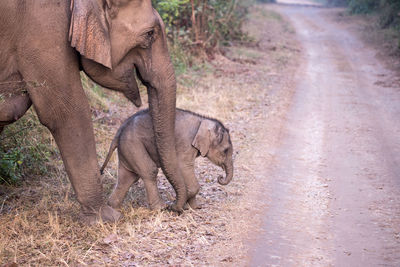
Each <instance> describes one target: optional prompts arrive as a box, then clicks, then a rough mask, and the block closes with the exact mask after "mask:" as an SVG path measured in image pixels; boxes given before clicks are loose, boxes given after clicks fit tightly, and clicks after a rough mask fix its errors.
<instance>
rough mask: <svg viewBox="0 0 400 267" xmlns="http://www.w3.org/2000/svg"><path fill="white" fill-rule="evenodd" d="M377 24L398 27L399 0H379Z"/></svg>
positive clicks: (383, 26) (399, 22) (399, 18)
mask: <svg viewBox="0 0 400 267" xmlns="http://www.w3.org/2000/svg"><path fill="white" fill-rule="evenodd" d="M379 8H380V15H379V26H380V27H381V28H387V27H389V26H391V25H394V26H397V27H399V25H400V17H399V12H400V1H399V0H381V1H380V5H379Z"/></svg>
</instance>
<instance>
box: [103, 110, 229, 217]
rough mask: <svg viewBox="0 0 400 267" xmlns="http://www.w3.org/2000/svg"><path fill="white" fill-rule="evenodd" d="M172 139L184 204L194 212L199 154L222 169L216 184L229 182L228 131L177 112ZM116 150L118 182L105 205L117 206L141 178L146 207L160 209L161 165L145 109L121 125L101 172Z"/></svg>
mask: <svg viewBox="0 0 400 267" xmlns="http://www.w3.org/2000/svg"><path fill="white" fill-rule="evenodd" d="M175 140H176V150H177V157H178V163H179V168H180V169H181V171H182V174H183V177H184V180H185V184H186V186H187V192H188V203H189V205H190V207H191V208H193V209H196V208H199V206H198V205H197V203H196V194H197V193H198V192H199V189H200V185H199V183H198V182H197V179H196V176H195V173H194V161H195V159H196V157H198V156H200V155H201V156H203V157H207V158H208V159H209V160H210V161H211V162H213V163H214V164H216V165H217V166H220V167H221V168H223V169H224V170H225V172H226V176H225V178H223V177H222V176H220V177H218V182H219V183H220V184H222V185H226V184H228V183H229V182H230V181H231V180H232V177H233V161H232V153H233V148H232V142H231V140H230V135H229V131H228V130H227V129H226V128H225V127H224V126H223V125H222V123H221V122H219V121H217V120H215V119H211V118H206V117H203V116H201V115H198V114H195V113H192V112H190V111H185V110H181V109H177V111H176V122H175ZM117 147H118V157H119V167H118V182H117V184H116V186H115V188H114V191H113V192H112V194H111V196H110V198H109V201H108V203H109V205H110V206H111V207H113V208H117V207H119V206H120V205H121V203H122V201H123V199H124V197H125V195H126V193H127V192H128V190H129V187H130V186H131V185H132V184H133V183H134V182H136V181H137V180H138V179H139V177H141V178H142V180H143V182H144V185H145V188H146V192H147V198H148V201H149V205H150V208H151V209H160V208H163V207H164V206H165V204H164V203H163V201H162V200H161V198H160V195H159V192H158V188H157V173H158V168H159V167H160V165H161V164H160V159H159V156H158V154H157V150H156V146H155V137H154V131H153V128H152V125H151V117H150V115H149V112H148V110H144V111H142V112H138V113H136V114H135V115H133V116H132V117H130V118H129V119H127V120H126V121H125V122H124V124H123V125H122V126H121V128H120V129H119V130H118V132H117V134H116V136H115V137H114V140H113V141H112V143H111V146H110V150H109V152H108V155H107V157H106V160H105V162H104V164H103V166H102V167H101V172H103V170H104V168H105V167H106V166H107V163H108V161H109V160H110V157H111V155H112V153H113V151H114V150H115V149H116V148H117Z"/></svg>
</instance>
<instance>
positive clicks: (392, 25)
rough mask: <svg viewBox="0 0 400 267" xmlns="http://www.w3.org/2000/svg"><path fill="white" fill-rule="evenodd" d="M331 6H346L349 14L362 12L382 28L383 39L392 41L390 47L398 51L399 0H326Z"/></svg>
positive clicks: (399, 33)
mask: <svg viewBox="0 0 400 267" xmlns="http://www.w3.org/2000/svg"><path fill="white" fill-rule="evenodd" d="M328 4H330V5H333V6H347V8H348V11H349V13H350V14H354V15H357V14H358V15H359V14H363V15H366V16H367V17H368V19H369V20H370V21H371V22H372V23H373V24H374V26H375V30H382V32H383V34H382V35H383V37H384V39H383V41H387V42H392V44H391V46H392V47H391V49H392V50H393V51H396V52H398V53H400V1H399V0H328Z"/></svg>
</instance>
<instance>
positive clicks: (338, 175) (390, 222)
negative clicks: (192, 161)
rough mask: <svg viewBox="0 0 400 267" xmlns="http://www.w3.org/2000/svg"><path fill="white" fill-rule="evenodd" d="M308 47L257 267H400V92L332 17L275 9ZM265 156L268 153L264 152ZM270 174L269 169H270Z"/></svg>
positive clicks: (271, 183)
mask: <svg viewBox="0 0 400 267" xmlns="http://www.w3.org/2000/svg"><path fill="white" fill-rule="evenodd" d="M274 9H275V10H276V11H278V12H279V13H281V14H284V15H285V16H286V17H287V18H289V19H290V20H291V22H292V24H293V26H294V28H295V29H296V33H297V37H298V38H299V41H300V43H301V45H302V47H303V53H302V54H303V55H302V59H303V60H302V64H301V67H300V69H299V71H298V72H297V76H296V78H295V84H296V85H295V87H294V88H293V89H294V90H295V92H294V96H293V98H292V103H291V105H290V108H289V109H288V113H287V117H286V118H287V119H286V121H285V122H284V123H283V125H284V126H283V128H282V131H281V135H280V136H281V137H280V142H279V143H278V144H277V145H276V146H275V147H272V148H269V149H268V151H267V153H272V154H273V164H269V163H268V164H269V165H270V168H268V169H267V170H265V164H258V166H259V169H258V170H256V172H259V173H263V176H264V177H265V178H266V179H267V180H268V182H267V185H266V187H267V189H266V191H265V195H264V196H265V197H262V198H263V199H265V201H266V207H265V209H264V211H263V212H262V214H263V215H262V217H263V219H262V220H263V223H262V234H259V235H258V238H257V239H256V241H254V242H250V243H251V245H250V247H251V249H250V251H251V253H250V265H251V266H295V265H300V266H400V135H399V134H400V119H399V118H400V105H399V103H400V92H399V90H398V88H396V87H395V85H394V83H393V80H394V79H395V76H394V74H393V73H392V72H391V71H389V70H388V69H387V68H385V67H384V65H383V64H381V63H380V62H379V61H378V60H377V59H376V58H375V56H374V55H375V52H374V51H373V50H372V49H371V48H369V47H367V46H366V45H364V44H363V42H362V41H360V40H359V39H358V38H357V37H355V35H354V34H353V33H351V32H349V31H348V30H347V29H346V28H345V27H344V25H340V24H338V23H336V22H335V20H334V15H333V14H335V10H329V9H323V8H317V7H305V6H292V5H277V6H275V7H274ZM261 147H262V145H261ZM268 164H267V165H268Z"/></svg>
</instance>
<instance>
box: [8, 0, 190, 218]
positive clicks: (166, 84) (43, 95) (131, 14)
mask: <svg viewBox="0 0 400 267" xmlns="http://www.w3.org/2000/svg"><path fill="white" fill-rule="evenodd" d="M0 64H1V68H0V94H1V96H0V97H1V98H0V131H1V129H2V127H3V126H4V125H6V124H8V123H11V122H13V121H15V120H17V119H18V118H20V117H21V116H22V115H23V114H24V113H25V112H26V110H27V109H28V108H29V107H30V105H31V104H33V106H34V107H35V110H36V112H37V114H38V117H39V119H40V122H41V123H42V124H43V125H45V126H46V127H47V128H48V129H49V130H50V131H51V133H52V134H53V136H54V138H55V140H56V142H57V145H58V147H59V149H60V152H61V156H62V158H63V162H64V165H65V169H66V171H67V174H68V176H69V179H70V181H71V183H72V186H73V188H74V190H75V193H76V196H77V199H78V201H79V203H80V204H81V208H82V209H81V212H82V217H83V219H84V220H85V221H88V222H93V221H96V220H98V219H99V217H101V218H102V220H103V221H113V220H117V219H118V217H119V213H118V212H116V211H114V210H113V209H112V208H111V207H109V206H106V205H104V204H103V203H104V202H103V197H102V184H101V179H100V174H99V166H98V163H97V157H96V148H95V141H94V134H93V126H92V122H91V118H90V110H89V104H88V101H87V98H86V96H85V94H84V91H83V89H82V85H81V81H80V70H83V71H84V72H85V73H86V74H87V75H88V76H89V77H90V78H91V79H93V80H94V81H95V82H97V83H98V84H100V85H102V86H104V87H106V88H109V89H113V90H118V91H121V92H123V94H124V95H125V96H126V97H127V98H128V99H129V100H131V101H132V102H133V103H134V104H135V105H137V106H139V105H140V104H141V101H140V95H139V92H138V87H137V84H136V79H135V73H136V75H137V76H138V78H139V79H140V80H141V81H142V83H143V84H144V85H146V87H147V93H148V96H149V107H150V111H151V116H152V121H153V127H154V131H155V133H156V135H155V136H156V143H157V148H158V152H159V154H160V157H161V161H162V167H163V171H164V173H165V174H166V176H167V178H168V179H169V181H170V182H171V184H172V185H173V187H174V189H175V191H176V193H177V197H176V198H177V199H176V203H175V205H174V206H173V207H172V208H173V209H175V210H177V211H180V210H182V207H183V205H184V204H185V202H186V188H185V184H184V180H183V178H182V175H181V174H180V172H179V169H178V168H177V160H176V151H175V139H174V123H175V102H176V81H175V74H174V70H173V66H172V64H171V60H170V57H169V53H168V49H167V44H166V37H165V29H164V25H163V23H162V20H161V18H160V16H159V14H158V13H157V12H156V11H155V10H154V9H153V8H152V5H151V1H150V0H4V1H2V3H1V5H0Z"/></svg>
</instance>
